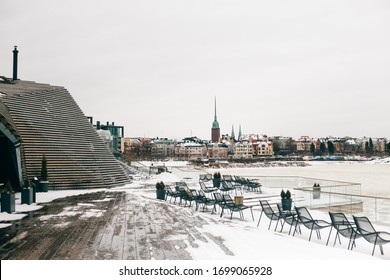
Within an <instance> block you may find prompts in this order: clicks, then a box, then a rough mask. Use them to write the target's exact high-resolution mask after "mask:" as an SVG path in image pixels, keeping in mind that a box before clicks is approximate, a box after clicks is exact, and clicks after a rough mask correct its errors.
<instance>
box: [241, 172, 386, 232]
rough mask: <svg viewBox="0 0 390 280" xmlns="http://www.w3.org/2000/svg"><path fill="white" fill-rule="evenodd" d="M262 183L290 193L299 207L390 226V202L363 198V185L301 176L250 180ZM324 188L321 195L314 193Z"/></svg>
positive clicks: (378, 197) (374, 198)
mask: <svg viewBox="0 0 390 280" xmlns="http://www.w3.org/2000/svg"><path fill="white" fill-rule="evenodd" d="M246 177H248V178H253V179H258V181H259V182H260V183H261V184H262V186H263V187H264V188H274V189H276V188H277V189H280V190H281V189H284V190H286V189H290V191H291V192H292V193H293V196H294V203H295V205H296V206H306V207H308V208H310V209H318V210H322V211H325V212H328V211H332V212H343V213H344V214H346V215H347V216H350V217H351V216H352V215H356V216H367V217H368V218H369V219H370V220H372V221H374V222H375V223H378V224H386V225H389V224H390V198H389V197H381V196H369V195H362V193H361V184H360V183H354V182H345V181H335V180H327V179H319V178H310V177H300V176H246ZM315 183H316V184H319V185H320V191H319V192H318V191H317V190H315V189H313V185H314V184H315Z"/></svg>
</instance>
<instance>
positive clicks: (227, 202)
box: [221, 194, 255, 220]
mask: <svg viewBox="0 0 390 280" xmlns="http://www.w3.org/2000/svg"><path fill="white" fill-rule="evenodd" d="M222 197H223V204H224V207H222V211H221V217H222V215H223V211H224V209H225V208H227V209H229V210H230V219H232V217H233V213H234V212H238V213H240V218H241V219H244V213H243V212H242V211H243V210H246V209H250V210H251V214H252V220H255V219H254V217H253V211H252V206H248V205H244V204H236V203H234V201H233V199H232V198H231V196H230V195H228V194H225V195H223V196H222Z"/></svg>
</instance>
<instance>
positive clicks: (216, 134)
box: [211, 97, 221, 143]
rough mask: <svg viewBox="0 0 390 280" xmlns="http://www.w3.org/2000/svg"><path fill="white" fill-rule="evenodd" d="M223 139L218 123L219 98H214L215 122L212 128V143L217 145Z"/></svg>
mask: <svg viewBox="0 0 390 280" xmlns="http://www.w3.org/2000/svg"><path fill="white" fill-rule="evenodd" d="M220 137H221V132H220V129H219V123H218V121H217V97H214V121H213V125H212V127H211V141H212V142H214V143H216V142H218V141H219V138H220Z"/></svg>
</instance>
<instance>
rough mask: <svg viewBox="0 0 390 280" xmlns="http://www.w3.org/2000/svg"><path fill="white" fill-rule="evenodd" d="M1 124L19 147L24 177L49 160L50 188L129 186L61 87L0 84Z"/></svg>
mask: <svg viewBox="0 0 390 280" xmlns="http://www.w3.org/2000/svg"><path fill="white" fill-rule="evenodd" d="M0 122H1V123H3V124H4V125H5V126H6V127H7V128H8V129H9V130H10V131H11V132H12V133H13V134H14V135H15V136H16V137H17V139H19V140H20V142H21V153H22V155H21V160H22V168H23V173H24V174H23V175H24V176H27V178H29V179H32V178H33V177H39V175H40V168H41V159H42V156H43V154H45V156H46V158H47V160H48V173H49V180H50V184H49V185H50V186H51V187H59V188H73V187H114V186H118V185H123V184H125V183H128V182H129V179H128V176H127V175H126V172H125V171H124V169H123V167H122V165H121V164H120V163H119V162H118V161H117V160H116V158H115V157H114V156H113V155H112V153H111V152H110V150H109V149H108V148H107V146H106V145H105V143H104V142H103V141H102V140H101V139H100V137H99V136H98V134H97V133H96V130H95V129H94V128H93V126H92V124H91V123H90V122H89V121H88V119H87V117H86V116H85V115H84V114H83V112H82V110H81V109H80V107H79V106H78V105H77V103H76V102H75V100H74V99H73V98H72V96H71V95H70V93H69V92H68V91H67V90H66V89H65V88H64V87H61V86H51V85H48V84H40V83H35V82H29V81H17V82H15V83H7V82H6V81H0Z"/></svg>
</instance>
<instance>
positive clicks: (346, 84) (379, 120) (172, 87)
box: [0, 0, 390, 139]
mask: <svg viewBox="0 0 390 280" xmlns="http://www.w3.org/2000/svg"><path fill="white" fill-rule="evenodd" d="M0 27H1V40H0V75H6V76H9V77H11V76H12V50H13V46H14V45H17V46H18V49H19V51H20V53H19V78H20V79H23V80H33V81H36V82H43V83H50V84H52V85H61V86H64V87H66V88H67V89H68V90H69V91H70V93H71V94H72V96H73V98H74V99H75V100H76V102H77V103H78V104H79V106H80V107H81V109H82V110H83V112H84V113H85V114H86V115H87V116H93V117H94V119H95V120H100V121H101V122H106V121H110V122H115V123H116V124H118V125H123V126H125V135H126V136H129V137H133V136H146V137H157V136H158V137H168V138H182V137H185V136H190V135H191V134H192V135H193V136H198V137H200V138H203V139H210V138H211V132H210V131H211V125H212V122H213V118H214V97H215V96H216V98H217V115H218V121H219V124H220V127H221V133H228V134H230V132H231V128H232V125H234V127H235V132H236V135H237V133H238V126H239V125H240V124H241V126H242V131H243V133H256V134H267V135H269V136H273V135H284V136H292V137H295V138H296V137H299V136H300V135H309V136H312V137H321V136H329V135H333V136H340V137H341V136H352V137H363V136H370V137H388V138H390V132H389V127H390V126H389V117H388V116H389V113H388V112H389V111H388V108H389V104H390V1H388V0H383V1H375V0H371V1H360V0H353V1H352V0H351V1H344V0H335V1H333V0H327V1H312V0H305V1H260V0H254V1H244V0H240V1H229V0H219V1H212V0H196V1H195V0H193V1H187V0H177V1H171V0H165V1H162V0H161V1H157V0H151V1H146V0H139V1H133V0H122V1H120V0H110V1H97V0H93V1H92V0H89V1H86V0H66V1H64V0H47V1H43V0H34V1H31V0H1V4H0Z"/></svg>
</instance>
